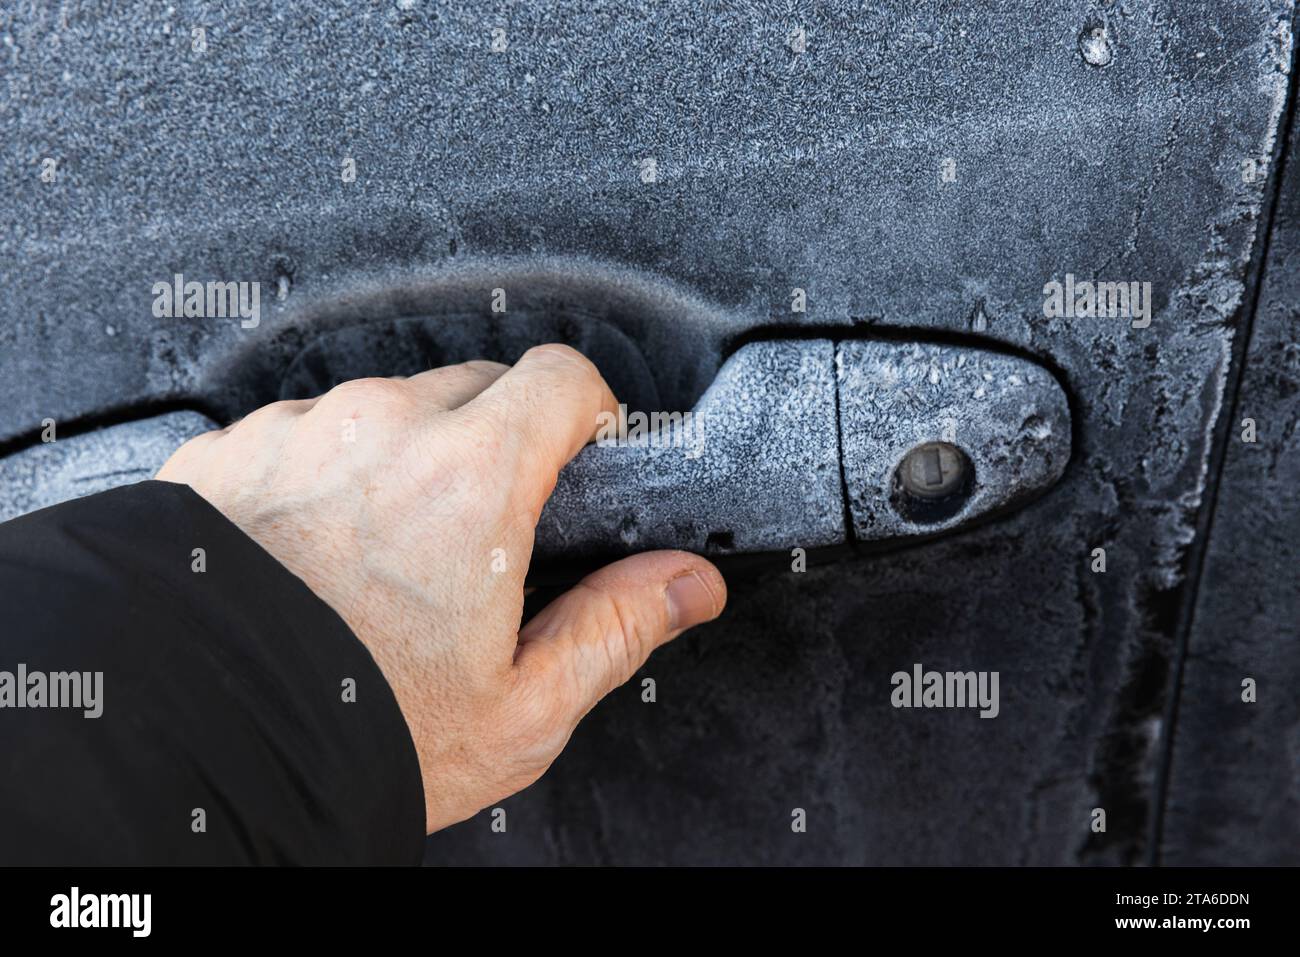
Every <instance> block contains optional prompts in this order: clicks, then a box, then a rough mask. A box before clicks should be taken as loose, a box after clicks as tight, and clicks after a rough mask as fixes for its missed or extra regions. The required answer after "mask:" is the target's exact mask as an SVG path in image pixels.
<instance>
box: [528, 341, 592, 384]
mask: <svg viewBox="0 0 1300 957" xmlns="http://www.w3.org/2000/svg"><path fill="white" fill-rule="evenodd" d="M524 358H525V359H529V360H530V361H531V362H536V363H540V364H544V365H547V366H550V367H553V368H556V369H559V370H562V371H564V372H567V373H569V374H574V373H577V374H579V375H582V376H584V377H587V378H596V379H599V378H600V373H599V372H598V371H597V370H596V366H595V365H594V364H593V363H592V361H591V360H590V359H588V358H587V357H586V356H584V355H583V354H582V353H581V352H579V351H578V350H577V349H575V348H573V347H572V346H566V345H565V344H564V343H561V342H547V343H544V344H542V345H540V346H533V347H532V348H531V349H529V350H528V351H527V352H525V353H524ZM521 361H522V360H521Z"/></svg>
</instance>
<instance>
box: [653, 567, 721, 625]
mask: <svg viewBox="0 0 1300 957" xmlns="http://www.w3.org/2000/svg"><path fill="white" fill-rule="evenodd" d="M665 594H666V596H667V598H668V621H669V625H670V627H671V628H672V630H673V631H676V630H678V629H679V628H690V627H691V626H692V625H698V624H700V623H701V622H706V621H708V620H709V619H710V618H713V617H714V616H715V615H716V614H717V612H716V611H715V610H714V605H713V593H712V592H711V591H709V586H708V585H706V584H704V580H703V579H702V578H700V576H699V575H698V574H696V573H695V572H688V573H687V574H685V575H681V576H679V577H677V578H674V579H673V580H672V581H671V582H669V583H668V591H667V592H666V593H665Z"/></svg>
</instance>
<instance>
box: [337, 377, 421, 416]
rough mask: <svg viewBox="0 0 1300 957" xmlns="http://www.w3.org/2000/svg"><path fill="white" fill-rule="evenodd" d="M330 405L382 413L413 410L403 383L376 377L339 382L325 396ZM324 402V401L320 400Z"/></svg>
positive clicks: (410, 398)
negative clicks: (376, 410)
mask: <svg viewBox="0 0 1300 957" xmlns="http://www.w3.org/2000/svg"><path fill="white" fill-rule="evenodd" d="M325 399H327V400H329V403H330V405H349V406H353V407H359V408H371V409H378V410H381V411H384V412H393V411H408V410H413V409H414V405H415V400H414V398H413V396H412V395H411V390H410V389H409V388H408V387H407V386H406V384H405V383H403V382H399V381H396V380H394V379H384V378H380V377H378V376H374V377H369V378H364V379H352V380H350V381H348V382H341V383H339V384H338V385H336V386H335V387H334V388H333V389H331V390H330V391H329V392H328V393H326V395H325ZM322 401H324V400H322Z"/></svg>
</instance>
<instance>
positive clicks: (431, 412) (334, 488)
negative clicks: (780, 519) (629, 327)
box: [157, 345, 726, 831]
mask: <svg viewBox="0 0 1300 957" xmlns="http://www.w3.org/2000/svg"><path fill="white" fill-rule="evenodd" d="M616 409H617V404H616V402H615V399H614V396H613V395H612V394H611V393H610V390H609V387H608V386H607V385H606V384H605V382H604V380H603V379H602V378H601V376H600V374H599V373H598V372H597V371H596V368H595V366H593V365H592V364H591V363H590V362H589V361H588V360H587V359H585V358H584V357H583V356H582V355H581V354H579V353H577V352H575V351H574V350H572V349H570V348H568V347H566V346H560V345H546V346H539V347H537V348H535V349H531V350H529V351H528V352H527V353H525V355H524V356H523V357H522V358H521V359H520V360H519V362H518V363H516V364H515V365H514V366H513V367H509V368H508V367H506V366H503V365H499V364H497V363H492V362H467V363H464V364H462V365H457V366H448V367H445V368H441V369H433V370H430V371H428V372H423V373H421V374H419V375H416V376H412V377H411V378H409V379H358V380H355V381H352V382H345V383H343V384H342V385H340V386H338V387H336V388H334V389H332V390H331V391H330V392H328V393H326V394H325V395H323V396H321V397H319V398H317V399H305V400H298V401H285V402H274V403H272V404H270V405H268V406H265V407H263V408H261V409H258V410H256V411H255V412H253V413H251V414H250V415H248V416H247V417H246V418H244V419H241V420H240V421H238V422H236V423H235V424H233V425H231V426H229V427H227V428H225V429H222V430H220V431H216V432H209V433H206V434H204V435H200V436H198V437H196V438H194V439H192V440H191V441H189V442H187V443H186V444H185V445H183V446H182V447H181V448H180V449H179V450H177V452H176V453H175V454H174V455H173V456H172V457H171V458H170V459H169V460H168V461H167V463H166V464H165V465H164V466H163V468H162V469H161V470H160V471H159V472H158V475H157V478H158V479H160V480H163V481H169V482H181V483H184V484H187V485H189V486H191V487H192V488H193V489H194V490H195V491H196V492H198V494H199V495H201V496H203V497H204V498H205V499H207V500H208V501H209V502H210V503H211V504H212V505H213V506H215V507H216V508H217V509H218V510H219V511H221V512H222V513H223V514H224V515H225V516H226V517H227V518H229V519H230V520H231V521H232V522H234V523H235V524H236V525H238V526H239V527H240V528H241V529H242V530H243V531H244V532H245V533H246V534H248V535H249V536H250V537H251V538H253V539H254V540H255V541H257V542H258V543H259V544H260V545H261V546H262V547H263V548H265V549H266V550H267V551H268V552H270V553H271V554H272V555H273V556H275V557H276V558H277V559H278V560H279V561H280V562H281V563H282V564H283V565H284V566H285V567H286V568H288V569H289V570H290V571H291V572H293V573H294V574H295V575H297V576H298V577H299V578H301V579H302V580H303V581H304V582H306V584H307V585H308V587H310V588H311V589H312V591H313V592H315V593H316V595H317V596H319V597H320V598H321V599H323V600H324V601H325V602H326V603H328V604H329V605H330V606H331V607H332V608H333V609H334V610H335V611H336V612H337V613H338V614H339V615H340V616H341V617H342V618H343V620H344V621H346V622H347V624H348V625H349V626H350V627H351V629H352V631H353V632H354V633H355V634H356V636H357V637H358V638H359V639H360V640H361V641H362V642H363V643H364V644H365V645H366V647H367V648H368V649H369V651H370V653H371V655H372V656H373V657H374V659H375V661H376V662H377V663H378V665H379V668H380V670H381V671H382V672H383V674H384V676H385V678H386V679H387V680H388V682H389V684H390V685H391V686H392V688H393V691H394V693H395V695H396V697H397V702H398V704H399V706H400V707H401V709H402V714H403V716H404V717H405V718H406V722H407V725H408V727H409V728H410V730H411V735H412V737H413V738H414V740H415V746H416V750H417V752H418V754H419V760H420V771H421V774H422V775H423V779H424V791H425V813H426V825H427V828H428V830H429V831H434V830H437V829H439V828H442V827H445V826H447V825H449V824H452V823H455V822H456V821H460V820H463V819H465V818H467V817H469V816H471V815H473V814H474V813H475V812H477V811H478V810H480V809H481V808H483V807H486V806H488V805H489V804H492V803H493V802H496V801H498V800H500V799H501V798H503V797H506V796H508V795H510V794H513V793H515V792H516V791H519V790H521V789H523V788H525V787H527V786H528V785H529V784H531V783H532V782H533V781H535V780H537V778H539V777H540V776H541V775H542V773H543V772H544V771H545V770H546V769H547V768H548V767H549V766H550V764H551V762H552V761H554V760H555V758H556V756H557V755H558V754H559V753H560V751H561V749H562V748H563V747H564V745H565V743H566V742H567V741H568V739H569V736H570V734H572V732H573V729H574V727H575V726H576V724H577V722H578V721H579V720H580V719H581V718H582V717H583V715H585V714H586V713H587V712H588V711H590V710H591V708H592V707H593V706H594V705H595V704H596V702H598V701H599V700H600V699H601V698H602V697H604V696H605V695H606V694H607V693H609V692H610V691H611V690H613V689H614V688H616V687H617V686H618V685H620V684H622V683H623V682H625V681H627V679H628V678H630V677H631V676H632V675H633V673H635V671H636V670H637V669H638V668H640V667H641V665H642V664H643V663H644V662H645V660H646V658H647V657H648V656H649V654H650V652H651V651H653V650H654V649H655V648H657V647H658V646H659V645H662V644H664V643H665V642H667V641H670V640H671V639H673V638H675V637H676V636H677V635H679V634H681V632H682V631H683V630H684V629H686V628H689V627H691V626H692V625H696V624H700V623H701V622H704V621H707V620H709V619H711V618H714V617H716V616H717V615H718V614H719V613H720V612H721V610H722V607H723V604H724V603H725V601H726V585H725V583H724V582H723V580H722V576H721V575H720V574H719V572H718V570H717V569H716V568H714V567H713V565H712V564H710V563H709V562H708V561H706V560H704V559H703V558H700V557H698V556H696V555H691V554H689V553H686V552H674V551H660V552H647V553H644V554H640V555H635V556H633V557H631V558H626V559H623V560H621V561H618V562H614V563H613V564H611V565H608V566H606V567H605V568H603V569H601V570H599V571H597V572H595V573H593V574H592V575H589V576H588V577H587V578H585V579H583V580H582V581H581V582H579V583H578V584H577V585H576V586H575V587H574V588H573V589H572V590H570V591H569V592H567V593H565V594H564V595H561V596H560V597H559V598H557V599H556V600H555V601H554V602H552V603H551V604H550V605H548V606H547V607H546V608H545V609H543V610H542V611H541V612H540V613H539V614H538V615H537V616H536V617H534V618H533V619H532V620H531V621H529V622H528V624H527V626H526V627H524V628H523V629H522V630H521V629H520V622H521V617H522V612H523V601H524V594H523V588H524V574H525V572H526V571H527V569H528V563H529V559H530V557H531V555H532V547H533V533H534V529H535V528H536V525H537V520H538V517H539V516H540V514H541V511H542V507H543V505H544V504H545V503H546V500H547V498H549V496H550V494H551V492H552V491H553V489H554V488H555V482H556V478H557V476H558V474H559V471H560V469H561V468H562V467H563V466H564V465H565V463H566V462H568V461H569V459H571V458H572V457H573V456H574V455H575V454H577V452H578V450H579V449H581V448H582V446H583V445H585V444H586V443H587V442H589V441H591V440H592V438H593V437H594V435H595V433H596V429H597V417H598V415H599V414H600V413H601V412H602V411H605V412H611V413H613V412H615V411H616Z"/></svg>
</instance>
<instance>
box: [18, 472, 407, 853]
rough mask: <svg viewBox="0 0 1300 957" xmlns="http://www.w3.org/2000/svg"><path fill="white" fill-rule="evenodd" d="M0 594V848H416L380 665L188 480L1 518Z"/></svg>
mask: <svg viewBox="0 0 1300 957" xmlns="http://www.w3.org/2000/svg"><path fill="white" fill-rule="evenodd" d="M196 549H202V552H201V553H198V556H201V559H202V564H203V566H204V567H205V568H206V570H203V571H196V570H195V569H196V568H197V567H199V557H196V551H195V550H196ZM0 608H3V617H2V618H0V864H152V863H158V864H192V863H214V864H246V863H257V864H290V863H291V864H360V863H383V864H418V863H419V861H420V858H421V855H422V851H423V844H424V797H423V789H422V786H421V781H420V770H419V764H418V762H417V759H416V753H415V746H414V743H413V742H412V740H411V736H410V732H409V731H408V729H407V726H406V722H405V720H404V719H403V717H402V714H401V711H400V710H399V709H398V706H397V701H396V699H395V698H394V696H393V693H392V690H391V689H390V688H389V686H388V684H387V682H386V681H385V680H384V677H383V675H382V674H381V673H380V671H379V668H378V666H376V664H375V662H374V660H373V659H372V658H371V657H370V655H369V653H368V652H367V651H366V649H365V647H364V646H363V645H362V644H361V642H360V641H358V640H357V638H356V636H354V635H353V634H352V632H351V631H350V630H349V628H348V626H347V625H346V624H344V622H343V620H342V619H341V618H339V616H338V615H337V614H335V612H334V611H333V610H332V609H331V608H330V607H329V606H328V605H326V604H325V603H324V602H323V601H321V600H320V599H319V598H317V597H316V596H315V595H314V594H313V593H312V592H311V591H310V590H309V589H308V588H307V586H306V585H305V584H303V582H302V581H301V580H300V579H298V578H297V577H295V576H294V575H293V574H291V573H290V572H289V571H288V570H287V569H285V568H284V566H282V565H281V564H279V562H277V561H276V560H275V559H274V558H272V557H271V556H270V555H269V554H268V553H267V552H265V551H264V550H263V549H262V548H261V547H260V546H259V545H257V543H255V542H254V541H253V540H252V539H250V538H249V537H248V536H246V535H245V534H244V533H243V532H242V531H240V530H239V529H238V528H237V527H236V526H235V525H234V524H232V523H231V522H229V521H228V520H227V519H226V518H225V517H224V516H222V515H221V513H220V512H218V511H217V510H216V509H215V508H213V507H212V506H211V505H209V504H208V503H207V502H206V501H205V500H204V499H203V498H201V497H200V496H199V495H198V494H197V493H195V492H194V491H193V490H191V489H190V488H189V487H188V486H184V485H175V484H171V483H167V482H142V483H140V484H138V485H131V486H127V487H125V488H120V489H115V490H113V491H110V492H104V493H102V494H99V495H92V496H90V497H88V498H83V499H79V500H76V501H73V502H68V503H66V504H63V505H58V506H55V507H54V508H48V509H44V510H42V511H39V512H35V513H33V514H31V515H26V516H23V517H22V518H18V519H15V520H13V521H11V522H7V523H4V524H3V525H0ZM97 676H102V678H100V677H97ZM97 682H98V686H99V690H98V693H96V690H95V688H96V683H97ZM353 684H354V689H355V690H354V691H351V690H350V689H351V688H352V687H353ZM54 705H58V706H57V707H56V706H54ZM97 710H98V711H100V712H101V713H100V714H99V715H98V716H97V717H95V716H93V715H94V714H95V712H96V711H97ZM200 825H202V826H201V827H200Z"/></svg>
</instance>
